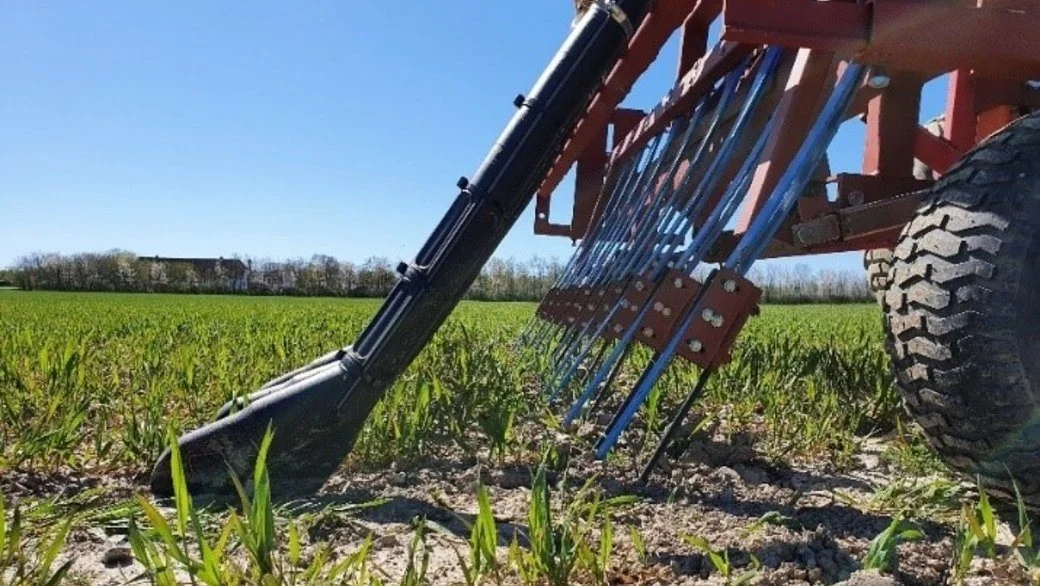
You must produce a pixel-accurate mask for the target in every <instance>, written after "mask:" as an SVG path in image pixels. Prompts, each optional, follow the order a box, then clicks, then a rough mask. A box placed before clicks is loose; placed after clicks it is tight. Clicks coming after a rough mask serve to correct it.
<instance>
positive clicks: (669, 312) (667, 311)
mask: <svg viewBox="0 0 1040 586" xmlns="http://www.w3.org/2000/svg"><path fill="white" fill-rule="evenodd" d="M661 315H663V316H665V317H671V315H672V308H671V307H665V308H664V309H662V310H661Z"/></svg>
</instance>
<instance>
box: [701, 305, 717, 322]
mask: <svg viewBox="0 0 1040 586" xmlns="http://www.w3.org/2000/svg"><path fill="white" fill-rule="evenodd" d="M701 317H703V318H704V321H707V322H710V321H711V320H712V319H713V318H714V317H715V312H714V311H712V309H711V308H710V307H709V308H707V309H705V310H704V311H703V312H701Z"/></svg>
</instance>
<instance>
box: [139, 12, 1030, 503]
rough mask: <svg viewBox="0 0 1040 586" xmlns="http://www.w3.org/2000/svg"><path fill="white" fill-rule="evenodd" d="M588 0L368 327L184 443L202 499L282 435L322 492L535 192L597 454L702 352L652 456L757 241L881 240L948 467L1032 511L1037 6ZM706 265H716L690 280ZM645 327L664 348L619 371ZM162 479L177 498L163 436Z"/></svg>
mask: <svg viewBox="0 0 1040 586" xmlns="http://www.w3.org/2000/svg"><path fill="white" fill-rule="evenodd" d="M578 5H579V18H578V19H576V20H575V22H574V24H573V27H572V30H571V33H570V35H569V36H568V37H567V39H566V41H565V42H564V43H563V46H562V47H561V48H560V50H559V52H558V53H557V54H556V56H555V57H554V58H553V59H552V61H551V63H550V64H549V66H548V67H547V68H546V69H545V72H544V73H543V74H542V76H541V77H540V78H539V80H538V81H537V83H536V84H535V86H534V88H533V89H532V90H531V91H530V93H528V94H527V95H526V96H524V95H521V96H517V98H516V100H515V101H514V105H515V106H516V113H515V115H514V116H513V118H512V120H511V121H510V122H509V123H508V125H507V126H506V128H505V130H504V132H503V133H502V135H501V136H500V138H499V140H498V141H497V142H496V143H495V144H494V146H493V147H492V148H491V151H490V153H489V154H488V155H487V157H486V159H485V160H484V162H483V163H482V164H481V166H480V167H479V169H478V170H477V172H476V173H475V174H474V175H473V177H472V178H470V179H462V180H460V182H459V183H458V189H459V192H458V195H457V196H456V197H455V199H454V202H453V203H452V204H451V206H450V208H449V209H448V211H447V213H446V215H445V216H444V218H443V219H442V220H441V221H440V223H439V224H438V225H437V226H436V227H435V229H434V230H433V233H432V234H431V236H430V237H429V239H428V240H427V242H426V243H425V245H424V246H423V247H422V249H421V250H420V251H419V253H418V255H417V256H416V257H415V259H414V260H413V261H412V262H407V263H401V265H400V266H399V267H398V269H399V273H400V281H399V282H398V283H397V285H396V286H395V287H394V289H393V291H392V292H391V293H390V295H389V297H388V298H387V299H386V301H385V303H384V304H383V306H382V308H381V309H380V310H379V311H378V313H377V314H376V315H375V317H374V318H373V319H372V321H371V322H370V323H369V324H368V325H367V327H366V328H365V329H364V331H363V332H362V334H361V335H360V337H359V338H358V340H357V341H356V342H355V343H354V344H353V345H351V346H347V347H345V348H342V349H340V350H337V351H335V352H332V353H330V354H328V355H326V356H324V357H322V358H320V359H318V360H316V361H315V362H313V363H311V364H309V365H307V366H305V367H303V368H301V369H299V370H297V371H294V372H291V373H288V374H286V375H284V376H282V377H280V378H278V379H275V380H273V381H271V382H269V383H268V384H267V385H265V386H264V387H263V388H261V389H260V390H259V391H257V392H255V393H253V394H252V395H250V396H248V397H245V398H242V399H240V400H237V401H234V402H232V403H231V404H229V405H227V406H225V408H223V409H222V410H221V411H220V412H219V413H218V415H217V419H216V420H215V421H214V422H213V423H211V424H209V425H206V426H204V427H202V428H201V429H198V430H196V431H194V432H191V433H189V434H187V435H185V436H184V437H182V438H181V439H180V442H179V444H180V449H181V452H182V454H183V460H184V463H185V467H186V473H187V478H188V484H189V486H190V488H191V489H192V490H193V492H196V493H210V494H213V493H218V494H219V493H227V492H229V491H231V490H233V488H232V484H231V480H230V474H231V473H235V474H241V475H245V473H246V472H247V471H248V470H250V469H251V467H252V464H253V460H254V458H255V457H256V454H257V451H258V446H259V445H260V443H261V438H262V437H263V435H264V433H265V431H266V430H267V429H268V428H269V427H271V428H273V429H274V432H275V433H274V439H273V444H272V445H271V448H270V452H269V456H268V466H269V469H270V473H271V475H272V482H273V484H274V489H275V491H276V494H282V495H294V494H300V493H307V492H313V491H316V490H318V489H319V488H320V486H321V485H322V484H323V482H324V481H325V480H326V479H327V478H328V477H329V476H330V475H331V474H332V473H333V472H334V471H335V470H336V469H337V467H338V466H339V465H340V463H341V462H342V461H343V459H344V457H345V456H346V455H347V453H348V452H349V451H350V449H351V446H352V445H353V443H354V441H355V439H356V438H357V436H358V433H359V432H360V430H361V428H362V425H363V424H364V422H365V419H366V418H367V417H368V415H369V413H370V412H371V410H372V408H373V407H374V406H375V404H376V402H377V401H378V400H379V399H380V397H381V396H382V395H383V393H384V392H385V391H386V389H387V388H388V387H389V386H390V385H391V384H392V383H393V382H394V380H395V379H396V378H397V377H398V376H399V375H400V374H401V372H402V371H403V370H404V369H405V368H406V367H407V366H408V365H409V363H410V362H411V361H412V360H413V359H414V358H415V356H416V355H417V354H418V353H419V351H420V350H421V349H422V348H423V347H424V346H425V345H426V343H427V342H428V341H429V340H430V338H431V337H432V336H433V334H434V333H435V332H436V330H437V328H438V327H439V326H440V325H441V323H442V322H443V321H444V320H445V318H446V317H447V316H448V314H449V313H451V311H452V309H453V308H454V307H455V305H456V304H457V302H458V301H459V299H460V298H461V297H462V295H463V294H464V293H465V291H466V289H467V288H468V287H469V286H470V284H471V283H472V282H473V280H474V279H475V278H476V277H477V275H478V273H479V271H480V270H481V268H482V266H483V265H484V263H485V262H486V261H487V260H488V259H489V257H490V256H491V254H492V253H493V251H494V249H495V247H496V246H497V245H498V244H499V242H500V241H501V239H502V238H503V237H504V236H505V235H506V233H507V232H508V231H509V229H510V228H511V227H512V226H513V224H514V223H515V222H516V220H517V218H518V217H519V216H520V214H521V213H522V211H523V210H524V209H525V208H526V207H527V206H528V205H529V204H530V202H531V200H532V198H533V199H535V206H536V207H535V226H534V230H535V233H536V234H542V235H548V236H559V237H567V238H571V239H572V240H574V241H575V243H577V246H576V250H575V253H574V255H573V257H572V259H571V261H570V263H569V264H568V265H567V267H566V268H565V270H564V272H563V273H562V275H561V276H560V278H559V280H558V282H557V283H556V284H555V286H554V287H553V288H552V289H551V290H550V291H549V293H548V294H547V295H546V296H545V298H544V299H543V300H542V302H541V305H540V306H539V307H538V310H537V315H536V318H535V319H533V320H532V322H531V323H529V324H528V325H527V327H526V328H525V329H524V331H523V333H522V334H521V340H522V341H523V343H524V344H525V345H526V346H530V347H533V348H537V349H539V350H542V351H544V352H545V353H546V354H547V355H548V356H549V357H550V363H551V368H550V370H549V372H547V373H545V383H546V384H545V386H546V392H547V393H548V394H549V396H551V397H552V398H553V399H554V400H555V401H556V402H557V403H563V404H564V405H563V406H562V409H563V410H564V411H563V413H564V417H565V419H566V421H567V422H568V423H572V422H574V421H575V420H577V419H579V418H582V417H585V416H587V415H588V414H589V413H590V412H593V411H595V410H598V409H599V408H601V407H602V406H604V405H607V404H619V407H618V408H617V411H616V413H614V414H613V417H612V418H611V419H610V422H609V423H608V424H607V425H606V427H605V428H603V429H602V430H600V433H601V436H600V437H599V440H598V442H597V444H596V447H595V450H596V454H597V456H599V457H604V456H606V454H608V453H609V452H610V451H611V449H613V448H614V446H615V445H616V443H617V442H618V440H619V438H620V437H621V436H622V434H624V433H625V431H626V428H628V426H629V425H630V424H631V422H632V420H633V418H634V416H635V415H636V413H637V412H638V410H639V409H640V407H641V406H642V405H643V403H644V401H646V400H647V397H648V395H649V394H650V392H651V390H652V389H653V387H654V385H655V384H656V383H657V382H658V381H659V379H660V378H661V377H662V375H663V374H664V373H665V371H666V369H667V368H668V367H669V365H670V364H671V363H672V362H674V361H675V360H682V361H687V362H691V363H693V364H694V365H696V366H697V367H698V368H699V372H700V374H699V380H698V382H697V384H696V385H695V386H694V388H693V389H692V390H691V391H690V393H689V395H688V396H687V398H686V400H685V401H684V402H683V403H682V405H681V406H680V408H679V410H678V411H677V412H676V413H673V414H671V421H670V423H669V424H668V425H667V427H666V428H665V431H664V433H663V435H662V437H661V438H660V443H659V445H658V447H657V449H656V450H655V452H654V454H653V456H652V457H651V458H650V460H649V461H648V462H647V463H646V464H645V467H644V468H643V471H642V476H643V478H644V479H645V478H646V477H647V476H648V475H650V474H651V473H652V472H653V469H654V465H655V464H657V463H658V461H659V460H660V459H661V458H662V457H663V456H664V455H665V454H666V451H667V447H668V445H669V443H670V442H671V441H672V440H673V439H675V436H676V435H677V434H678V433H680V430H682V429H684V426H683V421H684V419H685V417H686V415H687V412H688V411H689V409H690V408H691V406H692V404H693V403H694V402H695V401H696V400H697V398H698V396H699V395H700V394H701V392H702V391H703V390H704V388H705V384H706V381H707V380H708V379H709V377H710V376H711V374H712V372H714V371H716V370H717V369H719V368H721V367H723V366H724V365H725V364H726V363H727V362H728V361H729V359H730V349H731V347H732V345H733V342H734V340H735V339H736V338H737V336H738V335H739V333H740V330H741V328H742V326H743V325H744V323H745V322H746V321H747V319H749V318H750V317H751V316H753V315H754V314H755V313H756V312H757V307H758V303H759V301H760V298H761V294H762V292H761V290H760V289H759V288H757V287H756V286H755V284H754V283H752V282H751V281H749V280H748V278H747V276H746V275H747V273H748V270H749V268H750V267H751V266H752V265H753V264H754V263H755V261H756V260H758V259H761V258H773V257H781V256H794V255H807V254H818V253H828V252H839V251H854V250H863V251H868V252H867V256H866V259H867V264H868V266H869V268H870V269H872V271H873V272H872V278H871V284H872V286H873V287H874V288H875V289H876V291H877V293H878V296H879V298H880V299H881V302H882V306H883V310H884V313H885V325H886V331H887V340H888V348H889V351H890V354H891V358H892V361H893V364H894V367H895V368H894V370H895V372H896V376H897V383H898V386H899V388H900V391H901V392H902V395H903V398H904V403H905V405H906V408H907V410H908V411H909V413H910V414H911V415H912V416H913V418H914V419H915V420H916V421H917V422H918V423H919V424H920V426H921V427H922V429H923V431H924V434H925V436H926V437H927V438H928V440H929V441H930V442H931V444H932V445H933V447H934V448H935V449H936V450H937V451H938V453H939V454H940V455H941V456H943V458H944V459H945V460H946V461H947V462H948V463H949V464H950V465H951V466H952V467H953V468H955V469H957V470H960V471H962V472H965V473H969V474H972V475H978V476H979V477H981V478H982V479H983V480H984V482H985V484H986V486H987V487H988V488H989V489H990V490H991V491H992V492H993V493H994V494H996V495H997V496H998V497H1002V498H1004V499H1010V498H1011V497H1012V495H1013V491H1014V488H1013V487H1014V485H1013V484H1012V480H1011V478H1012V476H1013V477H1014V479H1015V482H1017V485H1018V487H1019V489H1020V490H1021V492H1022V495H1023V497H1024V500H1025V502H1026V503H1027V504H1028V505H1029V506H1030V507H1031V508H1033V509H1034V510H1036V509H1040V266H1038V265H1040V113H1035V114H1034V113H1033V111H1034V110H1035V109H1036V107H1037V106H1038V105H1040V92H1038V90H1037V87H1036V85H1034V84H1033V83H1032V82H1031V80H1035V79H1040V39H1038V37H1037V35H1036V31H1038V30H1040V3H1037V2H1036V1H1035V0H970V1H967V0H830V1H818V0H727V1H726V2H725V3H724V2H723V1H722V0H657V1H656V2H655V1H651V0H595V1H582V2H579V3H578ZM714 31H720V32H719V33H718V39H717V41H716V40H715V39H714V38H713V37H715V36H716V35H715V34H714ZM677 32H678V33H679V34H680V35H681V53H680V56H679V60H678V61H679V71H678V79H677V82H676V84H675V86H674V87H673V88H672V89H671V90H670V91H668V93H667V95H666V96H665V98H664V99H663V100H662V101H661V102H660V103H659V105H657V106H656V107H655V108H654V109H653V110H652V111H650V112H641V111H636V110H632V109H626V108H622V107H621V102H622V101H623V99H624V98H625V97H626V95H627V94H628V93H629V91H630V89H631V88H632V86H633V84H634V83H635V82H636V80H637V79H639V78H640V76H641V75H642V74H643V73H644V72H645V71H646V70H647V69H648V68H649V67H650V66H651V64H652V63H653V62H654V61H655V60H656V58H657V55H658V53H659V52H660V50H661V48H662V46H663V45H664V44H665V43H666V42H667V41H668V39H669V38H670V37H672V35H673V34H675V33H677ZM709 41H710V42H709ZM940 77H943V78H944V79H945V80H947V83H948V92H947V103H946V109H945V113H942V116H941V117H940V118H938V119H937V120H936V122H934V123H930V124H927V125H923V126H922V125H921V124H920V120H921V112H920V109H921V108H920V106H921V92H922V86H923V85H924V84H925V83H927V82H929V81H931V80H934V79H936V78H940ZM843 123H848V124H856V125H861V126H864V127H865V130H866V133H865V135H866V139H865V145H864V147H863V157H862V160H863V164H862V169H860V170H859V172H855V173H839V174H833V173H832V171H831V169H830V164H829V162H828V159H827V148H828V146H829V145H830V143H831V141H832V139H833V138H834V137H835V134H836V133H837V131H838V128H839V126H840V125H842V124H843ZM608 143H609V144H608ZM572 169H574V171H575V173H574V175H575V178H576V180H575V181H576V185H575V190H574V204H573V214H572V218H571V221H570V223H569V224H566V225H563V224H558V223H553V222H552V221H551V220H550V217H549V216H550V198H551V197H552V194H553V193H554V191H555V190H556V188H557V187H558V186H559V184H560V183H561V182H562V180H563V179H564V177H565V176H566V175H567V174H568V172H569V171H571V170H572ZM707 263H711V264H717V268H716V269H715V270H714V271H712V272H711V273H710V274H709V275H708V276H707V278H705V279H703V282H701V281H698V280H697V278H695V276H696V275H699V274H700V272H698V271H697V269H698V267H702V266H704V265H705V264H707ZM637 346H644V347H647V348H649V349H650V350H652V353H653V358H652V360H651V361H650V362H649V363H648V365H647V366H646V367H645V369H644V370H643V371H642V374H641V376H640V377H639V379H638V380H637V381H636V382H635V384H634V385H632V386H631V387H630V388H624V389H622V388H619V387H620V386H621V385H620V384H618V381H616V380H615V378H616V375H617V374H618V372H619V369H620V367H621V365H622V364H624V363H625V362H626V361H627V360H629V359H630V357H631V355H632V350H633V349H634V348H635V347H637ZM610 397H613V399H612V400H607V399H608V398H610ZM152 487H153V490H154V491H155V492H156V493H159V494H169V493H170V492H171V490H172V481H171V474H170V455H169V454H168V453H167V454H165V455H164V456H163V457H162V458H161V460H160V462H159V463H158V464H157V466H156V468H155V472H154V474H153V478H152Z"/></svg>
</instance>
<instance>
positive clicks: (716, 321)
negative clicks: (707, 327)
mask: <svg viewBox="0 0 1040 586" xmlns="http://www.w3.org/2000/svg"><path fill="white" fill-rule="evenodd" d="M723 323H725V320H723V319H722V316H721V315H719V314H717V313H716V314H715V317H713V318H711V325H712V326H713V327H716V328H721V327H722V324H723Z"/></svg>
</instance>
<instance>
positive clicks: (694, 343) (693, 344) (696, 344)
mask: <svg viewBox="0 0 1040 586" xmlns="http://www.w3.org/2000/svg"><path fill="white" fill-rule="evenodd" d="M686 346H687V347H689V349H690V350H692V351H693V352H700V351H701V350H703V349H704V344H703V343H701V341H700V340H690V343H689V344H687V345H686Z"/></svg>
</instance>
